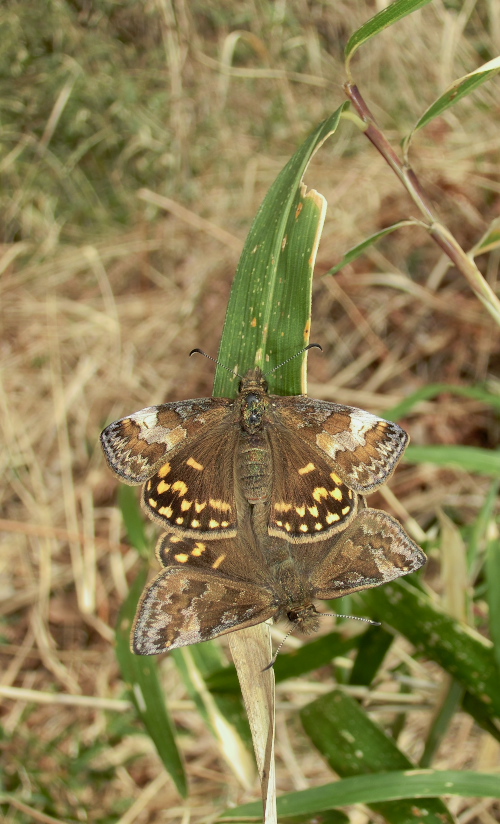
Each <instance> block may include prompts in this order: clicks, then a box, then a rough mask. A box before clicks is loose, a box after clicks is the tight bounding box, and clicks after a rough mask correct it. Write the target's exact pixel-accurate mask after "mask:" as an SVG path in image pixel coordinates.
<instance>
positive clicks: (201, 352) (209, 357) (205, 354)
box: [189, 349, 300, 380]
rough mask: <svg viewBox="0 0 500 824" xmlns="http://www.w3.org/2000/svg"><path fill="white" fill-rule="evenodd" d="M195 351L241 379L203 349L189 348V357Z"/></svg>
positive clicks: (239, 376)
mask: <svg viewBox="0 0 500 824" xmlns="http://www.w3.org/2000/svg"><path fill="white" fill-rule="evenodd" d="M195 352H196V353H197V354H198V355H203V357H205V358H208V360H211V361H213V362H214V363H216V364H217V366H221V367H222V369H225V370H226V371H227V372H230V373H231V375H232V376H233V378H241V380H243V378H242V376H241V375H238V373H237V372H235V371H234V370H233V369H230V368H229V366H226V364H225V363H221V362H220V361H218V360H217V358H213V357H212V355H207V353H206V352H204V351H203V349H191V351H190V353H189V357H191V355H194V353H195ZM299 354H300V352H299Z"/></svg>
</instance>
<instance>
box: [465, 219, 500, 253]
mask: <svg viewBox="0 0 500 824" xmlns="http://www.w3.org/2000/svg"><path fill="white" fill-rule="evenodd" d="M499 246H500V218H498V217H497V218H495V220H492V221H491V223H490V225H489V227H488V230H487V231H486V232H485V233H484V235H483V236H482V238H481V239H480V240H478V242H477V243H475V244H474V246H473V247H472V249H471V250H470V252H469V256H470V257H471V258H475V257H477V256H478V255H484V254H485V253H486V252H491V251H492V250H493V249H498V247H499Z"/></svg>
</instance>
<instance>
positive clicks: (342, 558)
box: [132, 505, 426, 655]
mask: <svg viewBox="0 0 500 824" xmlns="http://www.w3.org/2000/svg"><path fill="white" fill-rule="evenodd" d="M258 509H259V505H258V506H257V508H256V510H257V511H258ZM255 514H256V511H254V512H253V513H251V514H250V510H249V508H247V509H246V510H244V511H243V513H242V514H241V525H240V530H239V532H238V536H237V537H236V538H217V539H213V540H209V541H203V540H197V539H196V538H183V537H180V536H178V535H175V534H165V535H162V536H161V538H160V540H159V542H158V546H157V550H156V554H157V558H158V560H159V562H160V563H161V564H162V566H163V567H164V569H162V571H161V572H160V573H159V574H158V575H157V576H156V578H155V579H154V580H153V581H152V583H151V584H150V585H149V587H148V588H147V589H146V591H145V593H144V595H143V596H142V600H141V602H140V604H139V608H138V611H137V616H136V619H135V624H134V628H133V632H132V648H133V650H134V652H136V653H138V654H139V655H156V654H158V653H160V652H165V651H166V650H171V649H175V648H177V647H182V646H186V645H187V644H195V643H197V642H198V641H208V640H210V639H212V638H215V637H216V636H218V635H223V634H225V633H227V632H232V631H234V630H238V629H243V628H244V627H250V626H253V625H254V624H258V623H260V622H261V621H266V620H267V619H269V618H273V619H275V620H278V619H280V618H284V617H287V618H288V619H289V620H290V621H291V622H292V623H293V624H295V625H296V626H297V627H298V628H299V629H300V630H302V631H303V632H306V633H307V632H311V631H313V630H316V629H317V628H318V619H319V615H320V613H318V612H317V610H316V608H315V606H314V604H313V603H312V601H313V599H315V598H319V599H322V598H327V599H330V598H338V597H340V596H342V595H347V594H348V593H352V592H357V591H358V590H361V589H366V588H368V587H375V586H379V585H380V584H383V583H386V582H388V581H392V580H394V579H395V578H398V577H400V576H401V575H406V574H407V573H409V572H413V571H414V570H416V569H418V568H419V567H421V566H422V564H424V563H425V560H426V559H425V555H424V553H423V552H422V550H421V549H419V547H418V546H417V545H416V544H414V543H413V541H411V540H410V538H409V537H408V536H407V535H406V534H405V532H404V531H403V529H402V527H401V526H400V524H399V523H398V522H397V521H395V520H394V518H392V517H391V516H390V515H387V514H386V513H385V512H380V511H378V510H375V509H361V510H360V511H359V512H358V514H357V515H356V516H355V517H354V518H353V519H352V520H351V522H350V523H349V525H348V526H347V527H346V528H345V530H344V531H343V532H341V533H340V534H337V535H335V536H333V537H331V538H329V539H327V540H323V541H318V542H314V543H312V544H310V545H309V546H308V547H307V551H304V548H303V547H302V546H300V545H298V544H296V543H290V542H289V541H287V540H285V539H283V538H277V537H274V536H268V535H265V536H259V517H257V518H255Z"/></svg>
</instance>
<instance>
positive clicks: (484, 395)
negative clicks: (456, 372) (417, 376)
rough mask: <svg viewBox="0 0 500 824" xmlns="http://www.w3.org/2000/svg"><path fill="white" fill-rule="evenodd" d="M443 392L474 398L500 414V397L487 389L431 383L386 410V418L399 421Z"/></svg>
mask: <svg viewBox="0 0 500 824" xmlns="http://www.w3.org/2000/svg"><path fill="white" fill-rule="evenodd" d="M443 392H449V393H450V395H459V396H461V397H463V398H474V399H475V400H478V401H483V402H484V403H486V404H488V405H489V406H491V407H493V409H496V410H498V411H499V412H500V396H499V395H494V394H493V392H490V391H489V390H488V389H486V388H483V387H481V386H458V385H457V384H453V383H429V384H428V385H427V386H422V387H421V388H420V389H417V391H416V392H413V393H412V394H411V395H408V397H407V398H405V399H404V401H401V403H398V405H397V406H393V407H392V409H385V410H384V418H385V419H386V420H388V421H398V420H399V419H400V418H404V416H405V415H407V414H408V413H409V412H411V410H412V409H413V407H414V406H416V405H417V403H420V401H428V400H430V399H431V398H436V397H437V396H438V395H441V394H442V393H443Z"/></svg>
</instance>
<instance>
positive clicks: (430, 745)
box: [419, 679, 465, 767]
mask: <svg viewBox="0 0 500 824" xmlns="http://www.w3.org/2000/svg"><path fill="white" fill-rule="evenodd" d="M464 694H465V690H464V688H463V686H462V685H461V684H459V683H458V681H455V680H453V679H452V680H451V681H450V685H449V688H448V690H447V692H446V694H445V696H444V699H443V700H442V701H441V705H440V706H439V707H438V711H437V713H436V714H435V716H434V718H433V719H432V724H431V726H430V728H429V731H428V733H427V737H426V740H425V747H424V751H423V753H422V757H421V759H420V761H419V764H420V766H421V767H430V766H431V764H432V761H433V758H434V756H435V755H436V753H437V751H438V749H439V747H440V745H441V742H442V740H443V738H444V737H445V735H446V733H447V732H448V729H449V726H450V724H451V721H452V720H453V718H454V716H455V713H456V712H457V710H458V709H459V707H460V703H461V701H462V699H463V697H464Z"/></svg>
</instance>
